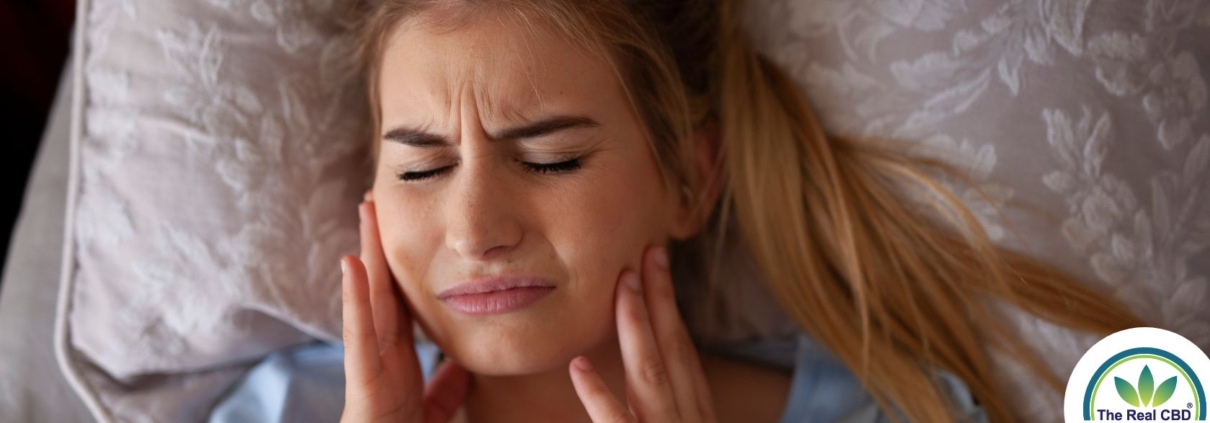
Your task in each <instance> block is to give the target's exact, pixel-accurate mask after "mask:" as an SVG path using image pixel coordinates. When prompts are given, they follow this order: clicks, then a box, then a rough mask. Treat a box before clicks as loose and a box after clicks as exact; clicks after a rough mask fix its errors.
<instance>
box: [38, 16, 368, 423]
mask: <svg viewBox="0 0 1210 423" xmlns="http://www.w3.org/2000/svg"><path fill="white" fill-rule="evenodd" d="M342 6H343V5H342V4H338V3H336V2H334V1H331V0H329V1H323V0H317V1H262V0H209V1H164V0H84V1H80V2H79V13H78V16H79V19H78V21H77V32H78V34H77V39H76V45H75V48H76V53H77V57H78V58H79V61H78V62H77V63H76V69H75V75H74V77H75V83H76V84H77V86H78V87H81V88H82V89H80V90H78V91H77V92H79V93H80V94H81V95H79V96H78V97H77V98H76V102H75V104H74V108H75V112H74V113H75V117H76V119H75V121H74V122H73V125H74V126H75V127H74V131H73V137H72V153H73V162H72V163H73V164H72V169H71V182H70V183H71V187H70V189H69V201H68V205H67V207H68V218H67V235H66V237H67V239H66V242H67V248H66V254H65V262H64V269H65V272H64V273H63V274H64V279H63V287H62V288H63V292H64V295H63V296H62V297H61V304H60V316H59V319H60V321H59V333H58V334H57V338H58V342H59V353H60V361H61V364H62V366H63V368H64V370H65V372H66V373H67V374H68V377H69V378H70V379H71V380H72V381H73V382H74V384H75V386H76V388H77V390H78V392H80V393H81V395H82V396H83V397H84V398H85V400H86V402H87V403H88V404H89V405H90V407H91V408H92V411H93V413H94V414H95V415H96V416H97V417H98V418H100V419H102V420H111V419H112V420H120V421H146V420H154V421H197V420H200V419H201V418H202V417H203V416H205V413H206V412H208V410H207V408H206V407H207V406H208V404H210V403H212V402H213V400H214V399H215V398H217V396H218V395H220V394H221V393H222V392H223V391H224V390H226V389H227V388H228V387H229V386H230V385H231V383H232V382H233V381H235V379H236V378H238V377H239V376H240V375H241V374H242V373H243V371H244V370H245V369H246V368H247V366H248V365H250V364H251V363H253V362H255V360H258V359H259V358H261V357H263V356H265V355H267V354H268V353H270V352H271V351H273V350H275V349H278V348H282V347H285V346H289V345H293V344H298V343H302V342H306V341H310V340H314V339H322V340H326V341H332V342H339V340H340V279H339V273H340V271H339V267H338V265H337V264H338V259H339V257H340V255H342V254H348V253H356V252H357V248H358V247H357V232H356V228H357V216H356V210H355V206H356V204H357V202H358V201H359V200H358V199H359V198H360V197H361V195H362V193H363V192H364V190H365V189H366V188H367V185H366V184H365V182H367V181H366V177H367V176H368V174H369V171H368V167H367V166H368V162H367V160H368V159H367V156H368V149H367V146H366V145H364V142H361V141H359V140H358V139H357V138H356V136H357V131H358V130H359V125H360V124H361V121H360V118H359V116H360V115H361V114H362V110H363V109H362V101H363V100H362V99H361V98H362V97H361V95H362V88H361V85H360V83H359V82H357V80H356V79H355V78H353V75H351V74H350V73H349V66H348V62H347V60H348V55H347V52H348V50H349V48H350V47H351V46H352V44H351V38H350V37H348V36H345V35H344V34H342V33H341V32H340V31H339V29H338V27H337V26H336V25H335V21H336V19H337V18H338V17H340V14H339V12H341V10H342V9H341V7H342Z"/></svg>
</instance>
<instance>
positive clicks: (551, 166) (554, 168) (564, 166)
mask: <svg viewBox="0 0 1210 423" xmlns="http://www.w3.org/2000/svg"><path fill="white" fill-rule="evenodd" d="M521 165H522V166H525V169H526V170H528V171H530V172H534V173H539V174H548V173H567V172H574V171H576V170H578V169H580V158H579V157H577V158H574V159H571V160H565V161H561V162H557V163H530V162H521Z"/></svg>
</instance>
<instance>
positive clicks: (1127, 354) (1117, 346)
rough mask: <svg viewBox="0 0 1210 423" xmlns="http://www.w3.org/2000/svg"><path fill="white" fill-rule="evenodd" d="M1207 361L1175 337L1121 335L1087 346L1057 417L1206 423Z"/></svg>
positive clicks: (1141, 332) (1140, 332)
mask: <svg viewBox="0 0 1210 423" xmlns="http://www.w3.org/2000/svg"><path fill="white" fill-rule="evenodd" d="M1207 379H1210V358H1207V357H1206V353H1205V352H1204V351H1202V350H1201V349H1200V348H1198V347H1197V345H1194V344H1193V343H1192V342H1189V340H1188V339H1185V337H1183V336H1180V335H1178V334H1176V333H1173V332H1169V331H1166V330H1163V329H1156V328H1134V329H1127V330H1124V331H1121V332H1118V333H1115V334H1113V335H1109V336H1107V337H1105V339H1102V340H1101V341H1100V342H1097V344H1096V345H1093V346H1092V348H1091V349H1089V350H1088V352H1086V353H1084V357H1082V358H1080V362H1079V363H1077V364H1076V368H1075V370H1074V371H1072V373H1071V378H1070V379H1068V380H1067V392H1066V394H1065V395H1064V397H1063V417H1064V420H1065V421H1066V422H1068V423H1073V422H1088V421H1108V422H1137V421H1169V422H1193V421H1197V422H1201V421H1206V411H1207V410H1206V390H1205V388H1204V386H1206V380H1207Z"/></svg>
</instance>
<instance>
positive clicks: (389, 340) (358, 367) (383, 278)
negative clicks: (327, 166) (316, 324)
mask: <svg viewBox="0 0 1210 423" xmlns="http://www.w3.org/2000/svg"><path fill="white" fill-rule="evenodd" d="M358 214H359V215H360V216H361V259H358V258H357V257H354V256H352V255H348V256H344V257H342V258H341V259H340V267H341V272H342V273H343V281H342V290H341V291H342V297H343V306H342V314H343V319H344V344H345V359H344V364H345V408H344V414H343V415H342V416H341V419H340V420H341V422H345V423H354V422H355V423H363V422H406V423H444V422H447V421H449V419H450V418H451V417H452V416H453V415H454V413H455V412H456V411H457V410H458V407H459V406H460V405H461V404H462V402H463V401H464V400H465V398H466V392H467V387H468V385H469V379H470V378H469V374H468V373H467V372H466V370H464V369H462V368H461V367H459V366H458V365H457V364H455V363H453V362H452V361H450V360H446V361H445V362H444V363H442V365H441V366H440V367H439V368H438V369H437V371H436V372H435V373H434V374H433V377H432V381H430V382H429V385H428V386H427V387H426V386H424V376H423V374H422V373H421V369H420V361H419V360H418V359H417V357H416V349H415V345H414V344H413V338H412V319H411V316H410V315H409V313H408V310H407V303H406V302H405V301H404V299H403V295H402V293H401V292H400V291H399V289H398V288H397V287H396V285H395V281H394V278H393V277H392V276H391V271H390V269H389V268H388V267H387V263H386V258H385V256H384V254H383V250H382V242H381V241H380V239H379V235H378V221H377V215H376V213H375V209H374V200H373V196H372V195H371V194H370V193H369V192H367V193H366V201H365V202H362V203H361V204H360V205H359V206H358Z"/></svg>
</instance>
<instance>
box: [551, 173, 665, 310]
mask: <svg viewBox="0 0 1210 423" xmlns="http://www.w3.org/2000/svg"><path fill="white" fill-rule="evenodd" d="M636 162H638V163H641V161H638V160H635V159H630V160H619V163H618V165H615V166H610V167H608V168H606V167H604V166H602V167H600V168H598V169H597V170H596V172H599V173H598V174H584V175H580V176H581V177H580V178H579V179H578V180H579V181H580V182H579V183H577V184H574V185H571V186H569V187H568V188H567V189H566V190H564V191H565V192H564V193H563V195H559V196H558V197H557V198H558V199H557V201H551V202H550V203H549V205H548V206H547V207H549V209H548V210H547V211H544V212H543V213H542V214H544V215H546V216H551V220H550V221H549V222H548V227H549V228H551V229H550V230H548V231H547V234H546V235H547V236H548V237H550V238H551V239H550V242H551V243H552V244H553V245H554V247H555V248H556V249H557V250H558V254H559V256H561V257H562V258H563V260H564V261H565V263H566V264H567V265H568V266H569V267H570V269H569V270H570V271H571V272H572V275H571V280H572V281H573V283H576V284H578V285H580V286H576V287H575V288H576V289H577V291H581V292H583V293H585V294H586V295H587V296H592V297H600V298H604V299H605V300H604V301H605V304H606V305H607V306H611V305H612V302H611V301H612V298H613V289H614V286H615V285H616V282H617V279H618V276H619V275H620V274H621V271H622V269H624V268H627V267H629V268H632V269H635V270H638V269H639V264H640V263H641V261H640V260H641V257H642V253H643V250H644V248H645V247H646V246H647V245H649V244H653V243H660V242H663V240H664V237H665V235H666V234H667V228H668V225H669V217H668V216H669V213H668V211H667V210H666V208H665V207H664V206H663V203H664V200H663V195H662V189H661V187H662V185H661V183H662V182H661V179H660V177H659V174H658V173H657V171H656V169H655V165H654V163H650V164H645V165H642V166H639V165H635V163H636ZM627 164H629V165H627ZM585 301H587V300H585Z"/></svg>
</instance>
